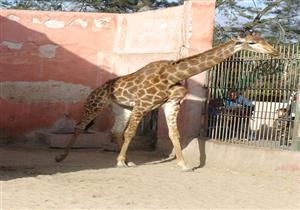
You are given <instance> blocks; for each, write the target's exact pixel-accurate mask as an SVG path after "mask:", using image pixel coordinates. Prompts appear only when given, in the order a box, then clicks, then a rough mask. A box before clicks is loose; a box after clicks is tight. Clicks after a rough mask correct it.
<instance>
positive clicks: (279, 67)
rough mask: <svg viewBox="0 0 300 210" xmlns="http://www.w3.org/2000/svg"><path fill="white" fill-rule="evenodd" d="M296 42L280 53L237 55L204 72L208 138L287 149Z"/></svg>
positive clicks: (297, 66)
mask: <svg viewBox="0 0 300 210" xmlns="http://www.w3.org/2000/svg"><path fill="white" fill-rule="evenodd" d="M299 46H300V45H299V43H296V44H288V45H278V46H277V49H279V51H280V53H281V55H280V56H279V57H276V58H272V57H270V56H268V55H265V54H259V53H254V52H246V51H242V52H240V53H237V54H235V55H234V56H232V57H230V58H229V59H227V60H225V61H224V62H222V63H221V64H219V65H217V66H215V67H214V68H213V69H212V70H211V71H210V74H209V94H208V95H209V96H208V106H207V108H208V109H207V111H208V136H209V137H211V138H212V139H214V140H216V141H221V142H230V143H235V144H247V145H254V146H264V147H271V148H283V149H289V148H291V141H292V136H293V127H294V119H295V107H296V97H297V91H298V83H299V75H300V55H299V52H300V49H299Z"/></svg>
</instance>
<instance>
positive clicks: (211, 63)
mask: <svg viewBox="0 0 300 210" xmlns="http://www.w3.org/2000/svg"><path fill="white" fill-rule="evenodd" d="M214 65H215V62H213V61H208V62H207V64H206V66H209V67H213V66H214Z"/></svg>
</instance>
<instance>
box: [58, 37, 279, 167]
mask: <svg viewBox="0 0 300 210" xmlns="http://www.w3.org/2000/svg"><path fill="white" fill-rule="evenodd" d="M240 50H250V51H255V52H259V53H266V54H270V55H272V56H277V55H278V52H277V51H276V49H274V48H273V47H272V46H271V45H270V44H268V43H267V42H266V41H265V40H264V39H263V38H262V37H261V36H260V35H259V34H254V33H248V34H246V35H244V36H237V37H234V38H232V39H230V40H229V41H227V42H226V43H224V44H221V45H220V46H218V47H215V48H212V49H210V50H208V51H205V52H203V53H200V54H196V55H193V56H190V57H186V58H182V59H179V60H176V61H172V60H161V61H155V62H151V63H149V64H147V65H146V66H144V67H143V68H141V69H139V70H138V71H136V72H134V73H131V74H128V75H125V76H121V77H118V78H115V79H112V80H109V81H107V82H106V83H104V84H103V85H102V86H100V87H98V88H96V89H95V90H93V91H92V92H91V93H90V95H89V96H88V98H87V100H86V103H85V105H84V114H83V117H82V119H81V120H80V122H79V123H78V124H77V125H76V127H75V132H74V134H73V136H72V138H71V140H70V141H69V143H68V145H67V146H66V148H65V151H64V153H63V154H61V155H59V156H56V158H55V159H56V161H57V162H60V161H62V160H64V159H65V158H66V157H67V155H68V154H69V150H70V148H71V147H72V145H73V143H74V142H75V140H76V138H77V136H78V135H80V133H82V132H83V131H84V129H85V127H86V126H87V125H88V124H89V123H90V122H91V121H92V120H93V119H94V118H95V117H96V116H97V114H98V113H99V112H100V111H101V110H102V109H103V108H105V107H107V106H108V105H112V108H113V110H114V111H113V112H114V114H115V124H114V126H113V128H112V134H113V138H114V139H115V140H116V142H117V145H118V148H119V151H120V152H119V155H118V157H117V167H128V166H129V164H128V161H127V156H126V153H127V149H128V146H129V144H130V142H131V140H132V138H133V137H134V135H135V133H136V129H137V127H138V124H139V122H140V120H141V119H142V117H143V116H144V115H145V114H146V113H148V112H150V111H152V110H154V109H156V108H158V107H162V108H163V110H164V113H165V116H166V121H167V126H168V130H169V138H170V140H171V142H172V144H173V147H174V150H175V154H176V159H177V164H178V165H179V166H180V167H181V168H182V170H183V171H190V170H191V169H190V168H189V167H188V166H187V164H186V163H185V161H184V158H183V156H182V151H181V145H180V141H179V139H180V136H179V132H178V128H177V115H178V112H179V109H180V102H181V101H182V100H183V98H184V97H185V95H186V93H187V89H186V88H185V87H184V86H182V85H181V84H180V82H181V81H183V80H185V79H188V78H190V77H191V76H193V75H196V74H199V73H201V72H204V71H206V70H208V69H210V68H212V67H213V66H215V65H216V64H218V63H220V62H222V61H223V60H225V59H226V58H228V57H230V56H231V55H233V54H234V53H236V52H237V51H240Z"/></svg>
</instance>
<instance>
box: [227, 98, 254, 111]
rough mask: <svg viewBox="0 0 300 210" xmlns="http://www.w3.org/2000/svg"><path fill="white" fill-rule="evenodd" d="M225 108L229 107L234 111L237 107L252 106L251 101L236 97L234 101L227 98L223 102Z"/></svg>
mask: <svg viewBox="0 0 300 210" xmlns="http://www.w3.org/2000/svg"><path fill="white" fill-rule="evenodd" d="M225 106H227V107H230V108H231V109H236V108H237V107H241V106H250V107H251V106H253V104H252V101H251V100H249V99H247V98H245V97H243V96H238V97H237V98H236V99H235V100H234V101H232V100H230V99H229V98H227V99H226V100H225Z"/></svg>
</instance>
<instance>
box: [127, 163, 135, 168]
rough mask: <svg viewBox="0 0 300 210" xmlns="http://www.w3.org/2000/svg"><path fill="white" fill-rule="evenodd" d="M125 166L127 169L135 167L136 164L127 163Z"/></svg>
mask: <svg viewBox="0 0 300 210" xmlns="http://www.w3.org/2000/svg"><path fill="white" fill-rule="evenodd" d="M127 166H128V167H136V164H135V163H134V162H128V163H127Z"/></svg>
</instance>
